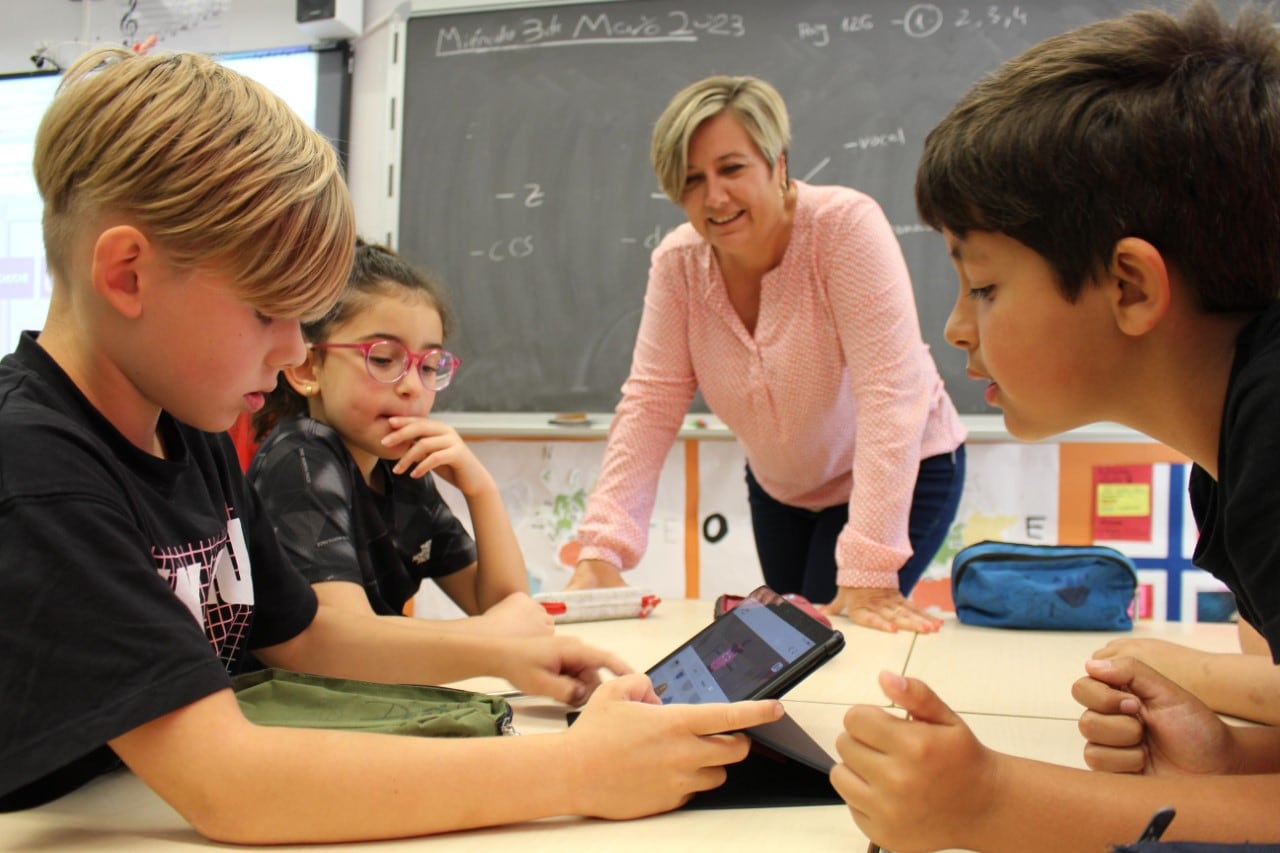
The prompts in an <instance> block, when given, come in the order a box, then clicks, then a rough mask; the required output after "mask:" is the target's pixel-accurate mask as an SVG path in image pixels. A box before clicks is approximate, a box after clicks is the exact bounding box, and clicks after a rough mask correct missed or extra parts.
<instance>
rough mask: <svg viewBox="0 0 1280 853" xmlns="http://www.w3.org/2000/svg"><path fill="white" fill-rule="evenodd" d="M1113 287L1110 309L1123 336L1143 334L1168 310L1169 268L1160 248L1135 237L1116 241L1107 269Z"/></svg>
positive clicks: (1157, 322) (1153, 326) (1154, 325)
mask: <svg viewBox="0 0 1280 853" xmlns="http://www.w3.org/2000/svg"><path fill="white" fill-rule="evenodd" d="M1107 272H1108V274H1109V276H1110V278H1111V282H1110V286H1111V287H1113V288H1114V294H1113V295H1114V298H1113V301H1112V311H1113V312H1114V314H1115V318H1116V325H1117V326H1119V327H1120V331H1122V332H1124V333H1125V334H1126V335H1144V334H1146V333H1147V332H1149V331H1151V330H1152V329H1154V328H1155V327H1156V326H1157V325H1158V324H1159V323H1160V321H1161V319H1163V318H1164V316H1165V314H1166V313H1167V312H1168V311H1169V305H1170V299H1171V293H1170V285H1169V269H1168V267H1166V266H1165V263H1164V257H1163V256H1162V255H1161V254H1160V251H1159V250H1158V249H1157V248H1156V247H1155V246H1153V245H1151V244H1150V243H1148V242H1147V241H1146V240H1143V239H1141V238H1139V237H1124V238H1122V239H1121V240H1119V241H1118V242H1117V243H1116V246H1115V249H1114V250H1113V252H1112V256H1111V266H1110V268H1109V269H1108V271H1107Z"/></svg>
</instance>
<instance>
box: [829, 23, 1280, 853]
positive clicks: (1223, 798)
mask: <svg viewBox="0 0 1280 853" xmlns="http://www.w3.org/2000/svg"><path fill="white" fill-rule="evenodd" d="M916 199H917V204H918V207H919V209H920V213H921V217H922V218H923V219H924V221H926V222H928V223H929V224H931V225H933V226H934V227H936V228H938V229H940V230H941V231H942V232H943V234H944V236H945V237H946V241H947V246H948V248H949V249H950V252H951V255H952V258H953V260H954V262H955V266H956V271H957V274H958V276H959V281H960V292H959V297H958V299H957V301H956V304H955V307H954V308H953V310H952V313H951V317H950V319H949V320H948V323H947V340H948V341H949V342H950V343H952V344H953V345H955V346H957V347H960V348H961V349H963V350H965V351H966V352H967V353H968V361H969V374H970V376H972V377H974V378H975V379H979V380H982V381H986V382H987V383H988V384H987V391H986V399H987V401H988V402H989V403H991V404H993V405H996V406H999V407H1000V408H1001V409H1002V410H1003V412H1004V418H1005V424H1006V425H1007V427H1008V429H1009V431H1010V432H1011V433H1013V434H1014V435H1015V436H1017V437H1019V438H1023V439H1039V438H1044V437H1046V436H1050V435H1053V434H1055V433H1059V432H1062V431H1064V430H1068V429H1071V428H1074V427H1077V426H1081V425H1083V424H1087V423H1090V422H1093V421H1114V422H1118V423H1121V424H1125V425H1127V426H1130V427H1132V428H1134V429H1136V430H1140V431H1142V432H1144V433H1146V434H1147V435H1150V436H1151V437H1152V438H1154V439H1156V440H1158V441H1161V442H1163V443H1164V444H1166V445H1168V446H1169V447H1172V448H1174V449H1176V450H1178V451H1180V452H1182V453H1184V454H1186V455H1187V456H1188V457H1190V458H1191V459H1192V460H1193V461H1194V462H1195V467H1194V469H1193V472H1192V475H1191V486H1190V491H1191V502H1192V508H1193V510H1194V512H1195V516H1196V521H1197V523H1198V525H1199V527H1200V541H1199V544H1198V545H1197V548H1196V553H1195V557H1194V559H1195V562H1196V564H1197V565H1199V566H1200V567H1202V568H1204V569H1206V570H1208V571H1210V572H1212V573H1213V574H1214V575H1216V576H1217V577H1219V578H1221V579H1222V580H1223V581H1224V582H1225V583H1227V584H1228V586H1230V588H1231V589H1232V591H1233V592H1234V593H1235V595H1236V598H1237V601H1238V602H1239V608H1240V613H1241V616H1242V618H1244V619H1245V620H1247V621H1248V623H1249V624H1250V625H1252V626H1254V627H1255V628H1257V629H1258V631H1259V632H1260V633H1261V634H1262V635H1263V636H1264V637H1265V638H1266V640H1267V642H1268V643H1269V644H1270V649H1271V654H1272V658H1273V660H1280V579H1277V577H1276V576H1275V573H1276V571H1277V570H1278V569H1280V543H1278V542H1277V540H1276V535H1275V531H1276V530H1277V529H1280V501H1277V500H1276V498H1275V484H1276V483H1277V482H1280V429H1278V428H1277V427H1278V425H1280V307H1277V304H1276V303H1277V293H1278V292H1280V290H1278V288H1280V36H1278V35H1277V32H1276V29H1275V27H1274V26H1273V24H1272V22H1271V20H1270V19H1269V18H1268V17H1267V15H1265V14H1264V13H1262V12H1259V11H1254V10H1246V11H1245V12H1243V13H1241V15H1240V16H1239V18H1238V19H1237V21H1236V22H1235V23H1234V24H1228V23H1227V22H1225V21H1224V20H1223V19H1222V17H1221V16H1220V14H1219V13H1218V11H1217V10H1216V9H1215V8H1214V7H1213V5H1212V4H1211V3H1209V2H1196V3H1193V4H1192V5H1191V6H1190V7H1189V8H1188V9H1187V10H1186V12H1185V13H1184V14H1183V16H1182V17H1181V18H1174V17H1172V16H1170V15H1168V14H1166V13H1163V12H1159V11H1141V12H1135V13H1131V14H1129V15H1126V16H1124V17H1122V18H1119V19H1115V20H1107V21H1101V22H1097V23H1094V24H1090V25H1087V26H1084V27H1081V28H1079V29H1077V30H1074V31H1072V32H1069V33H1066V34H1064V35H1061V36H1058V37H1055V38H1051V39H1049V40H1047V41H1045V42H1043V43H1041V44H1039V45H1037V46H1035V47H1033V48H1031V49H1030V50H1028V51H1027V52H1026V53H1024V54H1023V55H1022V56H1020V57H1018V58H1016V59H1014V60H1011V61H1010V62H1008V63H1005V65H1003V66H1002V67H1001V68H1000V69H999V70H998V71H996V72H995V73H994V74H993V75H991V76H990V77H988V78H986V79H984V80H983V81H982V82H980V83H979V84H978V85H976V86H975V87H974V88H973V89H972V90H971V91H970V93H969V94H968V95H967V96H966V97H965V98H964V99H963V100H962V101H961V102H960V104H959V105H958V106H956V107H955V109H954V110H953V111H952V112H951V114H950V115H948V116H947V118H946V119H944V120H943V122H942V123H941V124H940V125H939V126H938V127H937V128H936V129H935V130H934V131H933V132H932V133H931V134H930V135H929V138H928V140H927V141H926V144H925V152H924V155H923V158H922V160H921V164H920V168H919V173H918V175H917V181H916ZM1085 669H1086V672H1087V673H1088V675H1087V677H1085V678H1082V679H1081V680H1080V681H1078V682H1077V683H1076V685H1075V687H1074V689H1073V694H1074V695H1075V697H1076V698H1077V700H1078V701H1080V702H1081V704H1083V705H1084V706H1085V708H1086V711H1085V713H1084V715H1083V716H1082V717H1081V721H1080V728H1081V731H1082V732H1083V733H1084V735H1085V736H1086V738H1087V740H1088V741H1089V743H1088V745H1087V746H1086V748H1085V761H1086V763H1087V764H1088V765H1089V766H1090V767H1092V768H1094V769H1095V770H1105V771H1113V772H1109V773H1094V774H1088V773H1086V772H1083V771H1080V770H1075V769H1069V768H1064V767H1057V766H1053V765H1048V764H1043V763H1039V762H1034V761H1030V760H1025V759H1021V758H1015V757H1012V756H1009V755H1003V754H1000V753H997V752H995V751H993V750H991V749H988V748H986V747H984V746H982V745H981V744H980V743H979V742H978V741H977V740H976V739H975V738H974V736H973V734H972V733H971V732H970V731H969V729H968V727H967V726H965V724H964V723H963V722H962V721H961V720H960V718H959V717H957V716H956V715H955V714H954V713H953V712H952V711H951V710H950V709H949V708H947V707H946V705H945V704H943V702H942V701H941V700H940V699H939V698H938V697H937V696H936V695H935V694H934V693H933V692H932V691H931V690H930V689H929V688H928V687H927V686H926V685H924V684H923V683H921V682H920V681H917V680H915V679H905V678H902V677H900V676H897V675H894V674H891V673H885V674H883V675H882V676H881V686H882V687H883V688H884V691H885V694H886V695H887V696H888V697H889V698H890V699H891V700H892V701H893V702H894V703H895V704H897V705H898V706H900V707H901V708H903V709H905V710H906V711H907V712H908V714H909V715H910V718H909V719H902V718H900V717H897V716H894V715H892V714H889V713H886V712H885V711H883V710H880V709H876V708H871V707H864V706H859V707H855V708H852V709H850V711H849V712H848V714H847V716H846V720H845V724H846V731H845V733H844V734H842V735H841V737H840V739H839V743H838V748H839V750H840V754H841V756H842V758H843V763H842V764H840V765H838V766H837V767H836V769H835V770H834V771H833V773H832V782H833V784H834V785H835V786H836V788H837V790H839V791H840V793H841V795H842V796H843V797H844V798H845V800H846V801H847V802H848V803H849V807H850V809H851V811H852V812H853V815H854V819H855V820H856V821H857V822H858V824H859V826H860V827H861V828H862V829H863V831H864V832H866V833H867V834H868V835H869V836H871V837H872V838H875V839H876V840H877V841H878V842H880V843H883V844H886V845H888V846H890V847H892V848H893V849H895V850H902V851H906V850H934V849H937V848H941V847H953V846H954V847H964V848H968V849H975V850H983V851H986V853H999V851H1015V850H1016V851H1024V850H1027V849H1029V847H1028V845H1029V844H1031V846H1033V847H1034V848H1035V849H1036V850H1037V851H1042V853H1052V852H1053V851H1078V850H1104V849H1107V847H1108V845H1111V844H1117V843H1124V842H1129V841H1132V840H1134V839H1135V838H1137V837H1138V835H1139V834H1140V833H1141V832H1142V829H1143V827H1144V826H1145V824H1146V823H1147V821H1148V820H1149V819H1150V818H1151V816H1152V814H1153V813H1154V812H1156V811H1157V809H1159V808H1162V807H1166V806H1173V807H1175V808H1176V810H1177V818H1176V820H1175V821H1174V822H1173V825H1172V827H1171V828H1170V830H1169V832H1168V833H1167V834H1166V837H1172V838H1178V839H1196V840H1218V841H1239V840H1252V841H1255V842H1256V841H1280V822H1277V820H1276V817H1275V813H1274V812H1273V809H1274V807H1275V803H1276V802H1277V801H1280V730H1277V729H1275V728H1272V727H1266V726H1264V727H1256V728H1255V727H1229V726H1227V725H1225V724H1224V723H1222V722H1221V721H1220V720H1219V718H1218V717H1217V715H1216V714H1214V713H1213V712H1212V710H1211V709H1210V708H1208V707H1207V706H1206V705H1204V704H1203V703H1202V702H1201V701H1200V700H1198V699H1196V698H1195V697H1194V696H1193V695H1191V694H1190V693H1188V692H1187V691H1186V690H1184V689H1183V688H1181V687H1179V686H1178V685H1176V684H1174V683H1173V682H1172V681H1170V680H1168V679H1167V678H1165V677H1163V676H1162V675H1160V674H1159V673H1158V672H1156V671H1155V670H1154V669H1152V668H1151V667H1150V666H1148V665H1146V664H1144V663H1142V662H1141V661H1138V660H1135V659H1133V658H1131V657H1116V658H1108V659H1095V660H1091V661H1088V662H1087V663H1086V665H1085ZM1003 681H1004V680H1002V682H1003ZM1144 777H1145V778H1144ZM1030 839H1034V842H1032V841H1029V840H1030Z"/></svg>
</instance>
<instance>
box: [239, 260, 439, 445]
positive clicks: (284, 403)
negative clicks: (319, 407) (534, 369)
mask: <svg viewBox="0 0 1280 853" xmlns="http://www.w3.org/2000/svg"><path fill="white" fill-rule="evenodd" d="M405 290H408V291H413V292H416V293H418V294H420V295H422V296H423V297H425V298H426V300H427V301H428V302H429V303H431V305H432V307H434V308H435V309H436V311H437V312H438V313H439V314H440V324H441V326H442V327H443V329H444V336H445V338H446V339H447V338H448V337H449V335H451V334H453V327H454V320H453V313H452V312H451V311H450V310H449V305H448V302H447V301H446V300H445V298H444V288H443V286H442V285H441V284H440V282H439V281H438V280H437V279H436V278H435V277H434V276H433V275H430V274H428V273H425V272H423V271H422V270H419V269H417V268H416V267H414V266H413V265H412V264H410V263H409V262H408V261H406V260H404V259H403V258H401V257H400V256H399V255H397V254H396V253H395V252H394V251H392V250H391V249H389V248H387V247H386V246H376V245H372V244H369V243H366V242H365V241H364V240H361V239H359V238H356V253H355V258H354V259H353V261H352V263H351V275H350V276H348V277H347V286H346V287H345V288H344V289H343V291H342V295H341V296H340V297H339V298H338V302H337V304H335V305H334V306H333V308H331V309H329V313H327V314H325V315H324V316H323V317H321V318H320V319H319V320H316V321H315V322H312V323H303V324H302V337H303V338H304V339H305V340H306V341H307V343H309V344H318V343H322V342H324V341H327V340H328V339H329V330H330V329H332V328H333V327H334V326H336V325H340V324H342V323H344V322H346V321H347V320H349V319H350V318H351V317H353V316H355V315H356V314H357V313H359V312H360V311H362V310H363V309H364V308H366V307H367V306H368V305H369V302H370V301H371V300H372V298H374V297H378V296H386V295H390V294H395V293H396V292H397V291H405ZM313 357H314V358H323V357H324V354H323V353H319V352H317V353H315V354H314V356H313ZM306 413H307V399H306V398H305V397H303V396H302V395H301V394H299V393H298V392H297V391H295V390H293V387H292V386H291V385H290V384H289V382H288V381H287V380H286V379H285V378H284V376H281V377H280V381H279V382H278V383H277V385H276V389H275V390H274V391H272V392H271V393H270V394H269V395H267V401H266V405H264V406H263V407H262V408H261V409H259V410H258V411H257V412H255V413H254V416H253V432H254V440H255V441H262V440H263V439H264V438H266V437H267V434H268V433H270V432H271V430H272V429H274V428H275V425H276V424H278V423H279V422H280V421H282V420H284V419H286V418H291V417H294V416H296V415H304V414H306Z"/></svg>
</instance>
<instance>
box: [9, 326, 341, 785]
mask: <svg viewBox="0 0 1280 853" xmlns="http://www.w3.org/2000/svg"><path fill="white" fill-rule="evenodd" d="M159 432H160V437H161V441H162V442H163V444H164V447H165V451H166V455H167V457H168V458H166V459H158V458H156V457H154V456H151V455H149V454H147V453H144V452H142V451H141V450H139V449H138V448H137V447H135V446H133V445H132V444H130V443H129V441H128V440H127V439H125V438H124V436H122V435H121V434H120V433H119V432H118V431H117V430H116V429H115V428H114V427H113V426H112V425H111V423H110V422H108V421H107V420H106V419H105V418H104V417H103V416H102V415H101V414H100V413H99V412H98V411H97V410H96V409H95V408H94V407H93V405H92V404H91V403H90V402H89V401H88V400H87V399H86V398H85V397H84V396H83V395H82V394H81V393H80V391H79V390H78V389H77V388H76V386H75V385H74V384H73V383H72V382H71V380H70V379H69V378H68V377H67V376H66V374H65V373H64V372H63V371H62V370H61V368H59V367H58V365H57V364H56V363H55V362H54V361H53V360H52V359H51V358H50V357H49V356H48V354H47V353H45V351H44V350H43V349H41V348H40V346H39V345H38V344H36V342H35V339H34V337H33V336H32V335H31V333H26V334H24V335H23V336H22V338H21V340H20V341H19V344H18V348H17V351H16V352H15V353H13V354H12V355H9V356H6V357H5V358H4V359H3V360H2V361H0V809H13V808H24V807H27V806H31V805H36V804H38V803H40V802H43V801H46V800H49V799H52V798H53V797H56V796H60V795H61V794H63V793H66V792H67V791H69V790H71V789H73V788H75V787H77V786H78V785H80V784H83V783H84V782H85V781H87V780H88V779H90V778H92V777H93V776H94V775H97V774H98V773H100V772H102V771H103V770H105V769H108V768H110V767H112V766H116V765H117V764H118V762H117V761H116V759H115V756H114V755H113V754H112V753H111V752H110V750H109V749H108V748H107V747H106V745H105V744H106V742H107V741H108V740H110V739H111V738H114V737H116V736H118V735H121V734H124V733H125V732H128V731H130V730H132V729H134V728H136V727H138V726H139V725H142V724H144V723H147V722H149V721H151V720H154V719H155V718H157V717H160V716H162V715H164V714H167V713H169V712H171V711H174V710H177V709H179V708H181V707H183V706H185V705H189V704H190V703H192V702H194V701H196V700H198V699H201V698H204V697H205V696H208V695H210V694H212V693H215V692H217V691H218V690H221V689H224V688H227V687H228V686H229V685H230V682H229V676H228V671H229V670H232V671H234V670H236V669H238V668H239V667H240V666H241V665H243V664H244V662H245V659H246V657H247V653H248V651H249V650H251V649H255V648H262V647H264V646H270V645H275V644H277V643H281V642H284V641H285V640H288V639H290V638H291V637H294V636H296V635H297V634H298V633H300V632H301V631H302V630H303V629H305V628H306V627H307V626H308V625H309V624H310V623H311V620H312V619H313V618H314V617H315V612H316V600H315V595H314V593H312V591H311V588H310V586H308V585H307V583H306V581H305V580H304V579H303V578H302V577H301V576H300V575H299V574H298V573H297V571H296V570H294V569H293V567H292V566H291V565H289V562H288V560H287V558H286V557H285V556H284V554H283V553H282V552H281V550H280V547H279V545H278V544H277V542H276V540H275V536H274V534H273V533H272V530H271V526H270V525H269V524H268V523H267V521H266V518H265V516H264V515H263V513H262V509H261V507H260V505H259V504H258V503H257V500H256V497H255V496H254V494H253V492H252V490H251V489H250V488H249V487H248V484H247V483H246V482H245V480H244V477H243V475H242V474H241V472H240V467H239V465H238V462H237V457H236V454H235V449H234V447H233V446H232V445H231V442H230V441H229V439H228V438H227V437H226V436H225V435H212V434H209V433H204V432H200V431H198V430H195V429H192V428H191V427H188V426H186V425H184V424H181V423H179V422H177V421H175V420H174V419H173V418H171V417H169V416H168V415H165V414H162V415H161V419H160V424H159ZM250 558H252V561H251V559H250ZM208 748H209V749H217V748H218V744H216V743H210V744H209V745H208Z"/></svg>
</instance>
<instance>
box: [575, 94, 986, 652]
mask: <svg viewBox="0 0 1280 853" xmlns="http://www.w3.org/2000/svg"><path fill="white" fill-rule="evenodd" d="M789 144H790V127H789V122H788V119H787V113H786V106H785V105H784V104H783V102H782V99H781V97H780V96H779V95H778V93H777V91H776V90H775V89H774V88H773V87H772V86H770V85H769V84H768V83H765V82H763V81H761V80H757V79H755V78H752V77H709V78H707V79H705V80H701V81H699V82H697V83H694V84H692V85H690V86H688V87H686V88H685V89H684V90H682V91H681V92H679V93H678V94H677V95H676V96H675V97H674V98H673V99H672V101H671V103H670V104H669V105H668V106H667V108H666V110H665V111H664V112H663V114H662V116H661V117H660V118H659V119H658V122H657V125H656V126H655V128H654V132H653V144H652V151H651V154H652V160H653V164H654V170H655V171H656V172H657V175H658V180H659V183H660V184H661V186H662V188H663V190H664V191H665V192H666V194H667V195H668V196H669V197H670V198H671V199H672V201H674V202H675V203H676V204H678V205H680V206H681V207H682V208H683V209H684V212H685V214H686V215H687V216H688V218H689V222H688V224H686V225H682V226H680V227H679V228H677V229H676V230H674V231H673V232H671V233H670V234H669V235H667V237H666V239H664V240H663V241H662V243H661V245H659V246H658V248H657V249H656V250H655V251H654V253H653V257H652V261H651V267H650V271H649V284H648V289H647V291H646V293H645V301H644V314H643V317H642V319H641V321H640V332H639V335H638V337H637V339H636V347H635V353H634V356H633V359H632V364H631V375H630V376H629V377H628V379H627V381H626V383H625V384H624V385H623V387H622V402H621V403H619V405H618V409H617V412H616V416H615V418H614V421H613V426H612V427H611V429H610V431H609V444H608V449H607V450H606V452H605V459H604V467H603V469H602V471H601V475H600V480H599V482H598V483H597V484H596V488H595V490H594V492H593V493H592V495H591V500H590V502H589V504H588V506H587V513H586V517H585V519H584V520H583V523H582V526H581V528H580V529H579V536H578V538H579V541H580V542H581V544H582V546H583V547H582V554H581V561H580V562H579V563H578V565H577V568H576V570H575V572H574V575H573V578H572V579H571V580H570V583H569V587H570V588H590V587H595V586H620V585H623V584H624V581H623V580H622V576H621V574H620V572H619V570H620V569H625V568H629V567H631V566H634V565H635V564H636V563H637V562H638V561H639V560H640V557H641V556H642V554H643V552H644V549H645V546H646V544H647V531H648V526H649V516H650V514H651V513H652V511H653V503H654V499H655V495H656V490H657V483H658V475H659V471H660V469H661V466H662V463H663V460H664V459H665V458H666V455H667V452H668V451H669V450H670V448H671V446H672V444H673V443H674V441H675V438H676V434H677V432H678V431H679V429H680V424H681V422H682V420H683V418H684V416H685V413H686V412H687V411H688V408H689V404H690V402H691V401H692V399H693V396H694V393H695V391H697V390H698V389H701V391H702V395H703V398H704V399H705V400H706V401H707V404H708V406H710V408H711V410H712V411H713V412H715V413H716V414H717V415H718V416H719V417H720V419H721V420H723V421H724V423H725V424H726V425H727V426H728V427H729V428H730V429H731V430H733V432H734V434H735V435H736V436H737V438H738V441H739V443H740V444H741V446H742V448H743V451H744V453H745V455H746V459H747V471H746V480H747V490H748V498H749V501H750V505H751V517H752V526H753V528H754V531H755V539H756V550H757V552H758V554H759V556H760V563H761V568H762V569H763V571H764V578H765V582H766V583H768V584H769V586H770V587H772V588H773V589H774V590H775V591H777V592H782V593H786V592H796V593H800V594H802V595H804V596H805V597H806V598H808V599H809V600H811V601H813V602H815V603H827V602H830V604H829V605H828V606H827V608H826V611H827V612H828V613H829V614H831V615H839V614H841V613H847V614H848V616H849V618H851V619H852V620H853V621H854V622H856V623H858V624H862V625H866V626H869V627H873V628H879V629H882V630H886V631H894V630H897V629H899V628H905V629H909V630H914V631H926V632H927V631H935V630H937V628H938V626H939V622H938V620H937V619H935V618H933V617H932V616H930V615H928V614H927V613H925V612H924V611H923V610H921V609H919V608H918V607H916V606H915V605H914V604H913V603H912V602H911V601H909V600H908V599H907V597H906V596H907V595H908V594H909V593H910V591H911V588H912V586H913V585H914V584H915V582H916V580H918V579H919V577H920V575H921V573H922V572H923V571H924V569H925V567H926V566H927V565H928V564H929V561H930V560H931V559H932V558H933V555H934V553H935V552H936V551H937V549H938V547H939V546H940V545H941V543H942V540H943V538H944V537H945V536H946V534H947V531H948V529H949V527H950V525H951V522H952V520H953V519H954V517H955V512H956V506H957V504H958V503H959V500H960V491H961V487H962V485H963V481H964V443H963V442H964V438H965V431H964V427H963V426H961V424H960V418H959V415H958V414H957V413H956V410H955V406H954V405H953V404H952V402H951V399H950V398H949V397H948V396H947V393H946V390H945V389H944V388H943V385H942V379H941V377H940V376H939V374H938V369H937V366H936V365H935V364H934V362H933V358H932V356H931V355H930V354H929V350H928V347H927V346H926V345H925V343H924V341H923V339H922V338H921V335H920V326H919V321H918V319H917V317H916V306H915V301H914V297H913V294H912V290H911V281H910V278H909V276H908V273H907V267H906V263H905V262H904V260H903V258H902V252H901V249H900V248H899V246H898V242H897V239H896V238H895V237H894V234H893V230H892V229H891V228H890V226H889V223H888V221H887V220H886V219H885V216H884V214H883V213H882V212H881V210H880V207H879V206H878V205H877V204H876V203H875V201H873V200H872V199H871V198H869V197H868V196H866V195H863V194H862V193H860V192H858V191H856V190H853V189H849V188H847V187H817V186H810V185H808V184H805V183H803V182H801V181H794V180H791V179H790V178H789V177H788V175H787V148H788V146H789Z"/></svg>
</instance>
